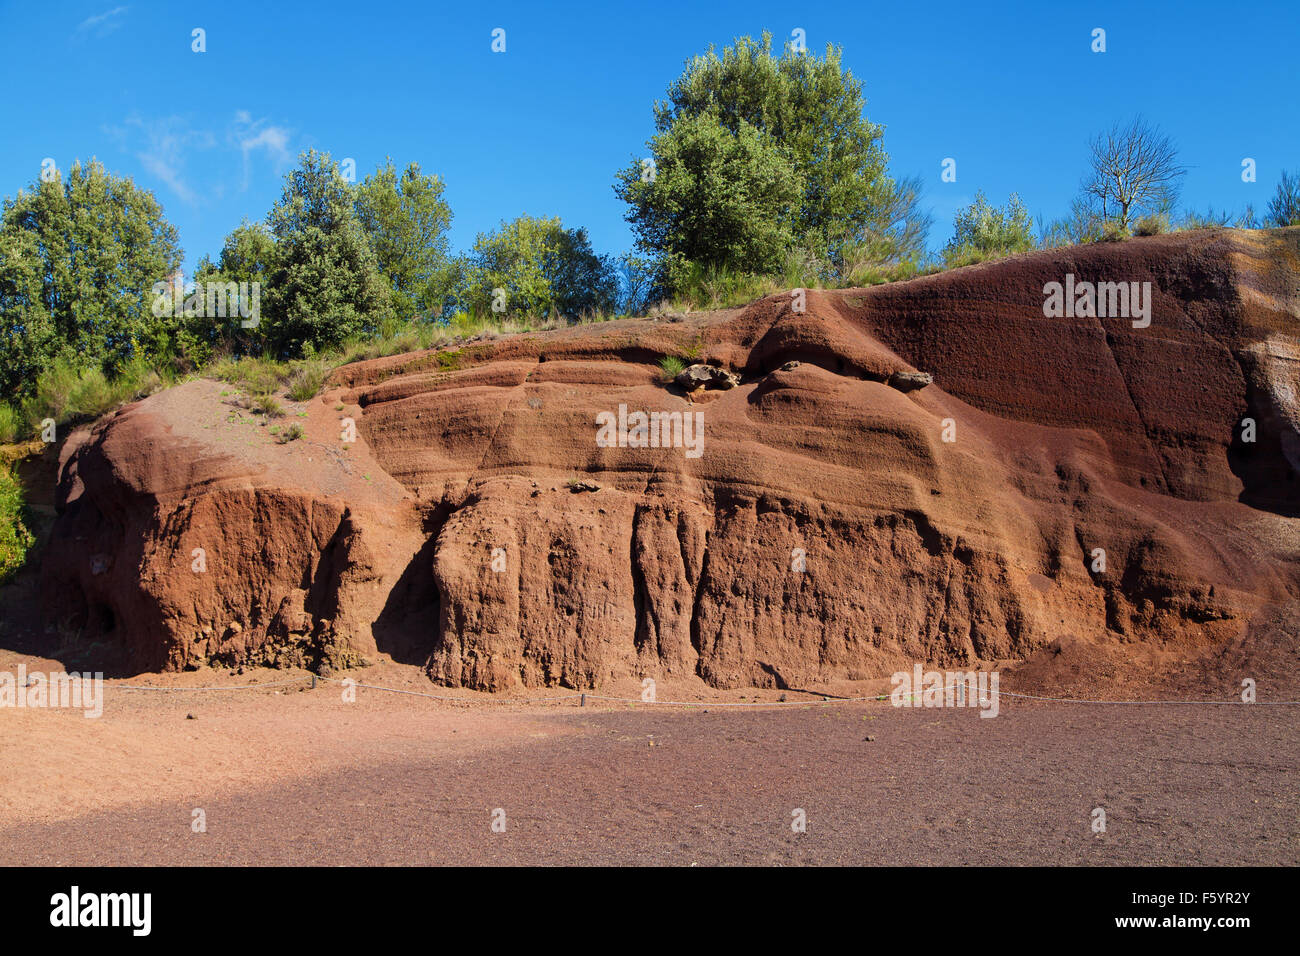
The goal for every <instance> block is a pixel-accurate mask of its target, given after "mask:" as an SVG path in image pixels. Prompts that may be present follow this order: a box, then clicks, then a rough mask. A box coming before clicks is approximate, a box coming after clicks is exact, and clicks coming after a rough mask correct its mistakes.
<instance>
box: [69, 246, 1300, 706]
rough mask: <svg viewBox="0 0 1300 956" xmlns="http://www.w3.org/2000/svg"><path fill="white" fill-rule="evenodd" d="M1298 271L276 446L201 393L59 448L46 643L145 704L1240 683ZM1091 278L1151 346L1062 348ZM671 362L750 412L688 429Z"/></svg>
mask: <svg viewBox="0 0 1300 956" xmlns="http://www.w3.org/2000/svg"><path fill="white" fill-rule="evenodd" d="M1298 248H1300V230H1284V231H1275V232H1247V233H1243V232H1225V231H1218V232H1199V233H1190V234H1181V235H1177V236H1168V237H1155V238H1148V239H1136V240H1132V241H1129V242H1124V243H1113V244H1099V245H1093V246H1088V247H1077V248H1070V249H1061V250H1054V251H1050V252H1043V253H1035V254H1032V255H1027V256H1021V257H1018V258H1015V259H1012V260H1007V261H1002V262H998V263H991V264H986V265H982V266H975V267H970V268H965V269H959V270H956V271H953V272H950V273H946V274H941V275H936V276H931V277H926V278H921V279H917V280H913V281H910V282H905V283H899V284H895V285H888V286H881V287H876V288H871V289H858V290H848V291H843V292H819V291H812V292H808V293H807V303H806V306H807V307H806V310H805V311H803V312H802V313H800V312H796V311H795V309H794V297H793V296H792V295H791V294H789V293H785V294H779V295H773V296H769V297H767V298H765V299H762V300H760V301H758V302H755V303H753V304H752V305H750V306H748V307H746V308H744V309H740V310H734V311H730V312H724V313H713V314H709V315H697V316H691V317H688V318H686V319H685V320H684V321H678V322H672V321H652V320H628V321H620V322H614V323H608V324H603V325H593V326H583V327H575V328H569V329H564V330H559V331H555V332H547V333H532V334H525V335H518V336H511V337H507V338H501V339H495V340H492V341H489V342H480V343H476V344H474V345H472V346H470V347H466V348H463V349H460V350H451V351H444V352H441V353H438V352H425V353H416V354H411V355H403V356H396V357H392V358H389V359H379V360H375V361H370V362H364V363H359V364H356V365H351V366H346V367H344V368H342V369H340V370H338V371H337V372H336V373H335V375H334V378H333V385H332V386H331V387H330V389H329V390H328V391H327V392H326V394H324V395H322V396H321V397H320V398H318V399H316V400H313V401H312V402H310V403H308V404H307V405H306V406H304V414H305V417H302V418H300V419H297V420H300V421H302V422H303V423H304V424H305V428H306V435H305V437H304V438H303V439H301V440H299V441H295V442H291V443H289V444H286V445H279V444H276V443H275V442H274V441H273V440H272V439H271V438H270V437H269V436H267V434H266V429H265V428H259V427H258V426H257V425H255V424H248V423H246V422H245V421H244V419H243V417H242V415H241V414H240V413H239V412H238V411H237V410H232V409H231V408H229V407H228V406H226V405H223V404H222V402H223V398H222V395H221V389H220V386H217V385H215V384H213V383H209V382H193V383H190V384H188V385H185V386H182V387H180V388H176V389H172V390H170V391H168V392H165V393H162V394H159V395H156V396H154V397H152V398H149V399H146V400H145V401H142V402H139V403H137V404H135V405H131V406H128V407H126V408H124V409H122V410H121V411H119V412H117V413H116V414H114V415H112V416H110V417H108V418H106V419H104V420H102V421H100V422H99V423H97V424H96V425H95V426H94V427H93V428H90V429H87V430H86V431H84V432H82V433H80V434H78V435H76V436H74V437H73V438H72V439H71V440H70V441H69V443H68V446H67V447H66V448H65V451H64V456H63V462H62V467H61V477H60V486H59V495H58V498H59V507H60V509H61V516H60V518H59V519H58V523H57V526H56V528H55V532H54V540H53V543H52V545H51V547H50V551H49V554H48V557H47V561H46V565H45V569H44V574H45V579H44V593H45V595H46V599H47V608H46V612H47V615H48V616H49V618H50V619H52V620H55V621H57V622H58V623H62V624H66V625H70V626H72V627H80V628H82V629H83V632H84V633H85V634H86V635H87V636H88V637H90V638H101V639H102V638H105V637H108V638H111V639H112V640H115V641H118V642H121V643H124V644H125V645H126V647H127V648H128V649H129V652H130V654H131V658H132V661H133V662H134V664H135V665H136V666H138V667H141V668H150V669H158V668H180V667H184V666H187V665H190V664H193V663H196V662H198V661H202V660H208V661H221V662H225V663H235V662H261V661H271V662H274V661H277V660H297V659H300V658H306V659H307V660H308V661H309V662H310V661H313V660H323V661H325V662H326V663H338V662H345V661H347V660H348V659H350V658H351V657H352V656H353V655H360V656H364V655H367V654H374V653H375V652H376V651H379V652H385V653H388V654H391V655H392V656H393V657H394V658H396V659H398V660H402V661H415V662H419V663H421V664H425V665H426V666H427V667H428V670H429V673H430V675H431V676H432V677H433V678H434V679H436V680H438V681H440V682H444V683H447V684H453V685H463V686H467V687H474V688H482V689H490V690H501V689H508V688H511V687H518V686H521V685H522V686H530V687H531V686H540V685H546V684H561V685H565V686H569V687H589V686H593V685H596V684H599V683H601V682H604V681H608V680H612V679H618V678H626V677H629V676H633V677H640V676H643V675H646V676H654V677H658V678H672V677H682V678H689V677H693V676H698V677H700V678H703V679H704V680H705V681H706V682H708V683H709V684H711V685H714V686H717V687H734V686H739V685H759V686H778V687H786V686H790V687H798V686H801V685H805V684H807V683H811V682H817V681H827V680H835V679H865V678H873V677H880V676H886V675H888V674H889V673H890V672H891V671H893V670H896V669H898V668H900V667H901V666H909V665H910V663H911V662H913V661H918V660H920V661H929V662H933V663H936V664H941V665H942V664H952V665H956V664H960V665H972V664H976V663H994V662H1007V661H1014V660H1025V659H1027V658H1029V657H1030V656H1032V655H1033V654H1034V652H1035V651H1037V650H1038V649H1040V648H1042V647H1044V646H1045V645H1047V644H1049V643H1051V642H1054V641H1058V640H1063V639H1085V640H1089V641H1095V642H1100V643H1103V644H1107V645H1113V646H1119V645H1133V646H1136V645H1142V646H1157V647H1166V648H1168V647H1173V648H1176V649H1182V650H1187V651H1190V652H1200V651H1204V650H1206V649H1207V648H1213V647H1214V646H1215V645H1226V644H1227V643H1229V642H1231V641H1233V640H1235V639H1238V638H1240V636H1241V635H1242V634H1243V633H1244V632H1245V629H1246V628H1247V627H1248V625H1249V624H1250V622H1251V620H1252V618H1256V617H1257V616H1259V615H1260V614H1262V613H1264V612H1268V613H1276V612H1277V610H1278V609H1279V608H1283V607H1285V606H1287V605H1290V604H1292V603H1293V602H1296V601H1297V600H1300V518H1297V512H1298V511H1300V509H1298V508H1297V495H1296V489H1297V481H1296V473H1297V470H1300V406H1298V405H1297V395H1300V319H1298V318H1297V317H1298V316H1300V266H1298V259H1297V249H1298ZM1067 273H1068V274H1072V275H1073V276H1074V277H1075V281H1076V282H1085V281H1090V282H1138V283H1141V282H1150V283H1151V288H1152V301H1153V309H1152V313H1151V315H1152V318H1151V323H1150V325H1149V327H1146V328H1134V327H1133V324H1132V322H1131V321H1130V320H1129V319H1127V318H1105V319H1098V318H1046V317H1044V311H1043V303H1044V298H1045V296H1044V286H1045V284H1047V283H1049V282H1064V281H1065V277H1066V275H1067ZM664 354H677V355H686V354H692V355H698V356H699V358H698V359H697V360H698V361H701V362H707V363H711V364H714V365H720V366H723V367H725V368H727V369H729V370H731V371H733V372H735V373H736V374H737V375H738V376H739V377H740V381H741V384H740V385H739V386H738V387H735V388H732V389H729V390H716V391H715V390H710V391H705V392H701V393H698V394H696V395H695V396H693V397H694V401H693V402H692V401H690V400H689V398H690V396H686V395H685V394H684V393H683V392H682V391H681V389H679V388H677V387H675V386H665V385H664V384H663V383H662V381H661V378H660V373H659V369H658V368H657V366H656V364H655V362H656V360H657V359H658V358H660V357H661V356H662V355H664ZM918 370H919V371H922V372H928V373H930V374H932V375H933V377H934V381H933V384H931V385H929V386H927V387H924V388H920V389H917V390H911V391H904V390H902V389H900V388H895V387H893V386H891V384H889V383H888V380H889V378H890V376H891V375H892V374H893V373H895V372H911V371H918ZM620 405H624V406H626V408H627V410H628V411H629V412H635V411H637V410H642V411H671V412H681V413H697V412H698V413H699V414H700V416H701V418H702V422H703V444H702V448H701V453H700V454H699V455H698V457H693V456H690V455H688V454H687V453H686V449H683V448H674V447H664V448H638V447H603V446H602V445H601V444H598V442H597V432H598V424H597V419H598V416H600V415H601V413H614V414H617V412H618V409H619V406H620ZM340 406H342V408H341V410H340ZM343 417H352V418H354V419H355V421H356V426H357V440H356V442H355V443H354V444H349V443H345V442H342V441H340V434H341V431H340V429H341V425H340V421H339V420H340V419H341V418H343ZM1244 419H1253V420H1254V427H1255V439H1256V440H1255V441H1253V442H1247V441H1243V440H1242V435H1243V428H1244V426H1243V420H1244ZM945 430H946V431H945ZM945 437H946V438H951V439H954V440H951V441H948V440H945ZM575 478H577V479H582V480H584V481H589V482H593V483H595V484H596V485H598V486H599V487H598V489H597V490H594V491H593V490H584V489H583V486H582V485H579V484H578V483H577V482H574V481H573V479H575ZM197 549H202V551H201V552H200V551H198V550H197ZM1098 549H1100V550H1101V551H1104V553H1105V567H1104V570H1101V569H1100V565H1099V564H1098V565H1097V567H1098V570H1093V568H1094V563H1095V561H1096V557H1095V555H1096V554H1098V553H1100V552H1099V551H1098ZM199 556H201V557H202V558H203V561H202V562H201V564H202V567H203V569H201V570H195V567H196V564H195V562H196V561H197V560H198V558H199Z"/></svg>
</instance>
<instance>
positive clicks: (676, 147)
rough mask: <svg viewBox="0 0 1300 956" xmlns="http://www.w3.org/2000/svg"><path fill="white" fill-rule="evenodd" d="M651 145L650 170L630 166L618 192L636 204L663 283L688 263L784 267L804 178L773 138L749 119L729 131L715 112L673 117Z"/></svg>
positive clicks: (635, 219) (640, 238)
mask: <svg viewBox="0 0 1300 956" xmlns="http://www.w3.org/2000/svg"><path fill="white" fill-rule="evenodd" d="M651 147H652V150H653V152H654V156H655V158H654V166H653V168H651V167H648V166H643V165H642V164H639V163H636V164H633V165H632V166H630V167H628V168H627V169H625V170H623V172H622V173H621V174H620V176H619V182H618V184H617V185H616V187H615V190H616V192H617V193H618V196H619V198H620V199H622V200H624V201H625V202H627V203H628V204H629V206H630V207H631V209H630V211H629V212H628V215H627V219H628V221H629V222H631V223H632V224H633V226H634V228H635V230H636V232H637V247H638V248H640V249H642V250H644V251H647V252H650V253H653V254H655V255H656V256H658V258H659V259H660V260H661V263H662V272H661V276H660V279H661V282H662V283H663V284H665V285H667V286H668V287H669V288H674V287H676V286H677V285H678V284H679V283H680V282H681V281H682V277H683V275H684V273H685V271H686V270H687V269H688V268H689V266H690V264H691V263H698V264H700V265H702V266H705V267H710V268H720V269H725V270H727V271H731V272H771V271H775V270H776V269H778V268H779V267H780V265H781V262H782V259H783V256H784V254H785V252H786V250H787V249H788V248H789V247H790V245H791V244H792V243H793V242H794V241H795V232H794V225H795V215H796V210H797V208H798V204H799V202H800V197H801V195H802V194H803V188H802V187H803V182H802V179H801V178H800V176H799V174H798V172H797V171H796V170H795V168H794V166H793V165H792V164H791V162H790V161H789V160H788V159H787V158H786V156H785V154H784V153H783V151H782V150H781V149H779V148H778V147H777V145H776V143H775V142H774V141H773V140H772V138H771V137H770V136H769V135H767V134H766V133H764V132H763V131H762V130H760V129H758V128H757V127H755V126H753V125H751V124H750V123H748V122H746V121H744V120H741V121H739V122H738V123H737V124H736V128H735V130H734V131H732V130H729V129H728V128H727V127H726V126H725V125H724V124H723V123H722V121H721V119H720V117H719V114H718V111H717V110H710V111H708V112H704V113H701V114H698V115H684V116H682V117H681V118H680V119H677V120H675V121H674V122H673V123H672V124H671V125H670V126H668V127H667V128H665V129H664V131H663V132H661V133H659V134H658V135H657V136H656V137H655V138H654V140H653V141H652V144H651ZM651 169H652V172H653V175H647V174H646V173H644V172H643V170H651Z"/></svg>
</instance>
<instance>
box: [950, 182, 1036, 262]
mask: <svg viewBox="0 0 1300 956" xmlns="http://www.w3.org/2000/svg"><path fill="white" fill-rule="evenodd" d="M953 225H954V227H955V232H954V233H953V237H952V239H950V240H949V241H948V245H946V246H945V247H944V250H943V256H944V261H945V262H947V263H948V264H950V265H951V264H952V263H954V262H960V261H966V260H970V259H972V258H974V259H987V258H991V257H993V256H999V255H1010V254H1011V253H1014V252H1026V251H1028V250H1030V249H1032V248H1034V233H1033V221H1032V220H1031V219H1030V218H1029V211H1028V210H1027V209H1025V204H1024V203H1022V202H1021V201H1020V197H1019V196H1018V195H1017V194H1015V193H1012V194H1011V197H1010V199H1008V200H1007V205H1006V208H1005V209H1004V208H1001V207H999V206H994V205H993V204H992V203H990V202H989V201H988V197H986V196H985V195H984V191H983V190H977V191H976V193H975V201H974V202H973V203H971V204H970V205H969V206H967V207H966V208H965V209H963V210H961V211H959V212H958V213H957V216H956V218H955V219H954V221H953Z"/></svg>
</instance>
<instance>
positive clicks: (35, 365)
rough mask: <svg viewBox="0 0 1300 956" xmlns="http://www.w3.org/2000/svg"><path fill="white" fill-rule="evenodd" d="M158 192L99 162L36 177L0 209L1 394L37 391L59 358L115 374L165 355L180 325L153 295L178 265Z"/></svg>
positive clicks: (171, 231) (174, 242)
mask: <svg viewBox="0 0 1300 956" xmlns="http://www.w3.org/2000/svg"><path fill="white" fill-rule="evenodd" d="M180 262H181V249H180V246H179V245H178V242H177V236H176V230H175V229H174V228H173V227H172V225H171V224H170V223H168V222H167V220H166V219H164V218H163V211H162V206H161V205H160V204H159V203H158V200H157V199H155V198H154V196H153V194H152V193H150V192H149V191H148V190H145V189H141V188H139V187H138V186H136V185H135V183H133V182H132V181H131V180H130V179H129V178H126V177H122V176H115V175H113V174H112V173H109V172H107V171H106V170H105V169H104V167H103V165H102V164H100V163H99V162H97V161H95V160H92V161H91V162H90V163H88V164H85V165H82V164H81V163H80V162H78V163H74V164H73V166H72V168H71V169H69V170H68V172H67V175H66V177H65V176H61V175H56V176H55V177H54V178H53V179H52V180H50V181H48V182H45V181H39V180H38V181H36V182H34V183H33V184H32V186H31V189H30V191H20V192H19V193H18V195H17V196H16V197H15V198H13V199H6V200H5V203H4V209H3V213H0V388H3V390H4V393H5V394H6V395H16V396H22V395H26V394H29V393H30V392H31V390H32V388H33V387H34V385H35V381H36V376H37V375H38V374H39V373H40V372H41V371H42V370H44V369H45V368H48V367H49V366H50V365H52V364H53V363H54V362H55V361H56V360H60V359H62V360H65V361H67V362H68V363H69V364H70V365H71V366H72V367H73V368H76V369H89V368H91V367H93V366H96V365H98V366H101V367H103V368H106V369H109V370H111V369H112V368H113V367H116V366H119V365H121V364H122V363H123V362H125V361H127V360H129V359H130V358H132V357H133V356H134V355H136V354H140V353H143V354H154V353H159V352H164V351H166V350H167V349H168V348H169V347H170V345H171V343H172V337H173V335H174V333H175V327H176V324H175V320H174V319H173V318H171V317H167V316H164V317H155V316H154V315H153V313H152V310H151V309H150V306H151V304H152V295H151V290H152V288H153V286H154V284H155V283H157V282H162V281H165V280H166V279H167V277H168V276H169V275H171V274H172V273H173V272H175V270H176V269H177V268H178V267H179V266H180Z"/></svg>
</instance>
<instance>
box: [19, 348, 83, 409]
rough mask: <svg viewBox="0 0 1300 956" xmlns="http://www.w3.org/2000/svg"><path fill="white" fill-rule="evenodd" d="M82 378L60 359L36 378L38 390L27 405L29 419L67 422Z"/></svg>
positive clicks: (33, 393)
mask: <svg viewBox="0 0 1300 956" xmlns="http://www.w3.org/2000/svg"><path fill="white" fill-rule="evenodd" d="M79 379H80V376H79V375H78V374H77V370H76V369H74V368H73V367H72V366H71V365H70V364H69V363H68V362H67V361H66V360H65V359H58V360H57V361H55V362H54V364H53V365H51V366H50V367H49V368H47V369H46V370H45V371H44V372H42V373H41V374H40V375H39V376H37V378H36V388H35V390H34V391H33V392H32V397H31V399H30V400H29V401H28V402H27V403H26V408H25V409H24V410H25V411H27V412H28V418H30V419H33V420H35V421H39V420H40V419H42V418H53V419H54V420H55V421H56V422H62V421H66V420H67V418H68V416H69V414H70V412H69V408H70V405H71V403H72V394H73V392H75V391H76V389H77V382H78V380H79Z"/></svg>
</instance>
